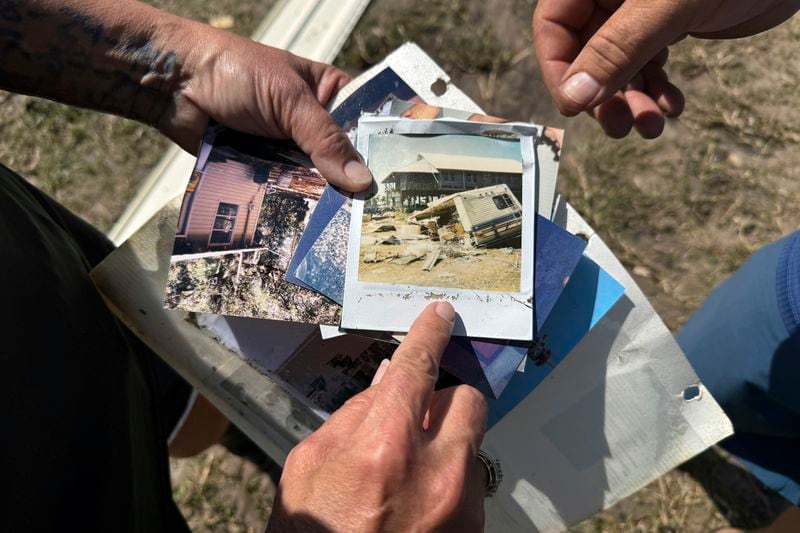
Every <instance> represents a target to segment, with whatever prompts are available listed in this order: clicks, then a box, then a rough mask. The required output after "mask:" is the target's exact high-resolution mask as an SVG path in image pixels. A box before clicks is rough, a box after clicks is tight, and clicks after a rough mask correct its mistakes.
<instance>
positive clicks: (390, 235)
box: [358, 216, 522, 292]
mask: <svg viewBox="0 0 800 533" xmlns="http://www.w3.org/2000/svg"><path fill="white" fill-rule="evenodd" d="M382 227H393V228H396V230H393V231H381V228H382ZM419 228H420V225H412V224H407V223H406V222H405V220H403V219H402V217H400V218H397V217H392V216H390V217H388V218H382V219H381V220H379V221H367V222H364V224H363V225H362V233H361V239H362V240H361V246H360V251H359V258H360V261H359V265H358V280H359V281H364V282H373V283H386V284H395V285H415V286H419V287H441V288H453V289H471V290H476V291H491V292H519V288H520V281H521V279H520V276H521V258H522V255H521V250H520V248H519V241H517V242H516V243H513V244H515V245H516V246H517V247H516V248H513V247H510V246H509V247H494V248H488V247H473V246H470V245H469V244H464V241H468V240H469V237H468V236H467V235H462V236H460V237H456V236H455V235H452V239H451V240H449V241H443V240H441V239H440V240H436V241H433V240H432V239H431V238H430V237H429V236H427V235H424V234H421V233H419ZM414 230H417V231H414ZM376 241H377V243H376ZM386 241H391V242H394V243H396V244H384V243H385V242H386ZM509 244H512V243H509ZM437 252H438V254H437ZM431 254H435V255H436V257H437V259H436V260H435V263H430V264H429V263H428V260H429V258H430V261H433V257H432V256H431ZM431 265H432V268H430V269H429V270H426V267H428V266H431Z"/></svg>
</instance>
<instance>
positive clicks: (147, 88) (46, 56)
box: [0, 0, 210, 125]
mask: <svg viewBox="0 0 800 533" xmlns="http://www.w3.org/2000/svg"><path fill="white" fill-rule="evenodd" d="M207 28H208V27H206V26H203V25H200V24H196V23H192V22H190V21H187V20H185V19H181V18H178V17H175V16H172V15H169V14H167V13H164V12H162V11H159V10H157V9H155V8H152V7H150V6H147V5H145V4H142V3H140V2H136V1H133V0H27V1H26V0H0V88H3V89H6V90H9V91H13V92H20V93H26V94H31V95H36V96H41V97H44V98H49V99H52V100H57V101H59V102H63V103H67V104H72V105H77V106H81V107H87V108H92V109H96V110H99V111H105V112H109V113H114V114H118V115H122V116H126V117H129V118H133V119H136V120H141V121H143V122H146V123H149V124H153V125H157V124H158V122H159V121H160V120H161V117H162V115H163V114H164V113H165V111H166V110H167V109H168V108H169V107H170V104H171V102H172V101H173V96H174V94H175V93H176V92H177V91H179V90H180V89H181V87H182V85H183V84H185V83H186V82H187V81H188V79H189V77H190V75H191V70H192V69H193V68H195V66H196V64H197V63H198V62H200V61H202V58H201V57H200V54H201V53H202V52H201V51H200V50H198V49H197V46H196V43H197V42H202V39H200V40H198V35H197V33H198V32H205V31H206V29H207ZM208 30H210V28H208ZM192 42H194V44H195V46H194V47H193V46H192V44H191V43H192Z"/></svg>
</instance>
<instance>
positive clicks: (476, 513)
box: [268, 303, 486, 532]
mask: <svg viewBox="0 0 800 533" xmlns="http://www.w3.org/2000/svg"><path fill="white" fill-rule="evenodd" d="M453 318H454V311H453V307H452V306H451V305H450V304H447V303H434V304H431V305H429V306H428V307H427V308H426V309H425V311H423V312H422V314H421V315H420V316H419V318H418V319H417V321H416V322H415V323H414V326H413V327H412V328H411V331H409V333H408V336H407V337H406V339H405V340H404V341H403V343H402V344H401V345H400V347H399V348H398V349H397V351H396V352H395V354H394V357H393V358H392V361H391V364H389V365H388V366H387V365H386V363H388V361H384V364H382V365H381V368H379V370H378V373H377V374H376V376H375V380H374V381H373V385H372V386H371V387H370V388H369V389H367V390H365V391H364V392H362V393H361V394H358V395H356V396H354V397H353V398H351V399H350V400H349V401H348V402H347V403H345V404H344V405H343V406H342V407H341V408H340V409H339V410H338V411H336V412H335V413H334V414H333V415H332V416H331V418H330V419H329V420H328V421H327V422H326V423H325V424H324V425H323V426H322V427H321V428H320V429H319V430H318V431H316V432H315V433H314V434H313V435H311V436H310V437H308V438H307V439H306V440H304V441H303V442H301V443H300V444H299V445H298V446H297V447H296V448H295V449H294V450H292V452H291V453H290V454H289V457H288V459H287V460H286V466H285V468H284V470H283V477H282V478H281V482H280V486H279V488H278V495H277V499H276V502H275V507H274V509H273V511H272V518H271V520H270V524H269V528H268V531H281V532H282V531H304V532H305V531H348V532H349V531H411V530H414V531H432V530H441V529H447V530H452V531H482V529H483V521H484V514H483V498H484V494H485V488H486V472H485V469H484V467H483V466H482V465H481V463H480V462H479V461H478V459H477V453H478V449H479V447H480V444H481V441H482V440H483V434H484V426H485V424H486V402H485V400H484V398H483V396H482V395H481V394H480V393H479V392H478V391H477V390H475V389H474V388H472V387H469V386H467V385H461V386H458V387H452V388H449V389H445V390H440V391H437V392H434V390H433V386H434V383H435V382H436V380H437V377H438V374H439V361H440V359H441V354H442V351H443V350H444V348H445V346H446V345H447V342H448V340H449V338H450V334H451V332H452V328H453Z"/></svg>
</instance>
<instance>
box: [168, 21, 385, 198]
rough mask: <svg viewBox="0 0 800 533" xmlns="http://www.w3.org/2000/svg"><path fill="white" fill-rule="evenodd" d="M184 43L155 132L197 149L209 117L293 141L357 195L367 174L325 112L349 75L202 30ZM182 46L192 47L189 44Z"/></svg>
mask: <svg viewBox="0 0 800 533" xmlns="http://www.w3.org/2000/svg"><path fill="white" fill-rule="evenodd" d="M192 28H193V30H194V31H193V33H192V34H191V36H190V37H188V38H185V39H184V41H187V42H188V43H189V44H190V45H193V46H195V47H197V49H196V50H195V51H192V52H189V53H187V62H186V64H185V66H184V72H186V76H187V78H188V79H187V80H186V81H185V82H184V83H183V84H182V85H181V88H180V90H179V91H177V92H175V93H174V97H173V102H174V103H173V105H172V106H171V108H170V109H169V110H168V112H167V113H164V114H163V115H162V119H161V121H160V123H159V124H158V127H159V129H161V131H162V132H163V133H165V134H166V135H167V136H168V137H170V138H171V139H173V140H174V141H175V142H177V143H178V144H179V145H180V146H182V147H183V148H184V149H185V150H189V151H192V152H194V151H195V150H196V149H197V147H198V145H199V143H200V139H201V137H202V134H203V131H204V129H205V127H206V124H207V122H208V119H209V118H213V119H214V120H216V121H217V122H220V123H221V124H223V125H225V126H228V127H230V128H233V129H235V130H238V131H242V132H245V133H252V134H256V135H261V136H264V137H270V138H278V139H293V140H294V141H295V142H296V143H297V144H298V145H299V146H300V148H301V149H302V150H303V151H304V152H306V154H308V155H309V156H310V157H311V159H312V160H313V161H314V164H315V165H316V167H317V169H318V170H319V171H320V172H321V173H322V175H323V176H324V177H325V178H326V179H327V180H328V181H329V182H331V183H333V184H335V185H338V186H340V187H342V188H344V189H346V190H350V191H359V190H362V189H365V188H366V187H368V186H369V185H370V183H371V182H372V175H371V174H370V172H369V170H367V168H366V166H364V164H363V162H362V160H361V158H360V157H359V156H358V154H357V152H356V151H355V149H354V148H353V146H352V144H351V143H350V141H349V140H348V139H347V136H346V135H344V133H343V132H342V131H341V129H340V128H339V126H338V125H337V124H336V123H335V122H334V121H333V119H332V118H331V116H330V114H329V113H328V112H327V111H326V110H325V109H324V108H323V106H325V105H326V104H327V103H328V101H329V100H330V99H331V97H332V96H333V95H334V94H335V93H336V92H337V91H339V89H341V88H342V87H343V86H344V85H345V84H347V82H348V81H350V77H349V76H348V75H347V74H345V73H344V72H342V71H341V70H339V69H337V68H335V67H332V66H330V65H325V64H322V63H317V62H315V61H310V60H307V59H304V58H301V57H298V56H295V55H293V54H290V53H288V52H285V51H283V50H278V49H276V48H272V47H269V46H264V45H261V44H258V43H256V42H254V41H251V40H249V39H245V38H243V37H239V36H236V35H233V34H230V33H227V32H222V31H217V30H213V29H211V28H208V27H206V26H201V25H196V26H192ZM187 48H191V46H188V47H187Z"/></svg>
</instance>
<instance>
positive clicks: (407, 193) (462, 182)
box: [381, 153, 522, 212]
mask: <svg viewBox="0 0 800 533" xmlns="http://www.w3.org/2000/svg"><path fill="white" fill-rule="evenodd" d="M382 183H383V185H384V195H385V198H384V201H383V202H381V203H382V204H383V205H385V206H386V207H389V208H391V209H395V210H402V211H405V212H412V211H415V210H418V209H424V208H425V207H426V206H427V205H428V204H429V203H430V202H432V201H434V200H436V199H438V198H441V197H443V196H448V195H451V194H455V193H459V192H465V191H470V190H474V189H481V188H484V187H490V186H494V185H500V184H505V185H507V186H508V188H509V189H510V190H511V192H512V193H513V194H514V195H515V196H516V197H517V199H520V198H522V163H521V162H520V161H517V160H514V159H502V158H496V157H479V156H464V155H450V154H431V153H420V154H418V155H417V159H416V161H414V162H413V163H411V164H410V165H407V166H405V167H402V168H399V169H397V170H395V171H393V172H392V173H390V174H389V175H388V176H386V177H385V178H384V179H383V181H382Z"/></svg>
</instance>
